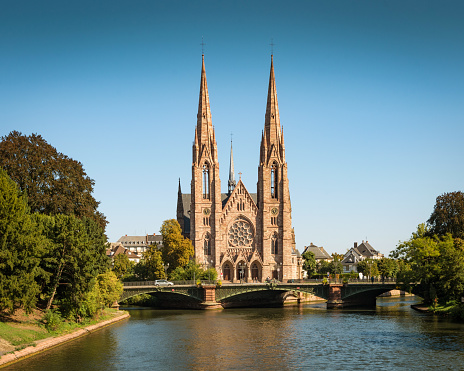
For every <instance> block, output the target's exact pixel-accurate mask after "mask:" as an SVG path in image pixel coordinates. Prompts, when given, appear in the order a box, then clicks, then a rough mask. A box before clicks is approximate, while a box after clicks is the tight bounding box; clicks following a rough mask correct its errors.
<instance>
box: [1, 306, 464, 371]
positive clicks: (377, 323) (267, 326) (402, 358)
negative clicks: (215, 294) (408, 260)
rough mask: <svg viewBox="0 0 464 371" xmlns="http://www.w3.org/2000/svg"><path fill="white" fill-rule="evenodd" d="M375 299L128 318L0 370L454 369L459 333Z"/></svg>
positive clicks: (463, 353)
mask: <svg viewBox="0 0 464 371" xmlns="http://www.w3.org/2000/svg"><path fill="white" fill-rule="evenodd" d="M414 301H415V299H414V298H401V299H378V300H377V308H376V310H370V311H369V310H366V311H359V310H358V311H348V310H343V311H327V310H326V309H325V305H324V304H322V305H308V304H306V305H301V306H298V307H285V308H270V309H229V310H223V311H187V310H170V311H167V310H148V309H137V310H136V309H132V310H130V313H131V316H132V317H131V319H130V320H129V321H125V322H123V323H120V324H117V325H114V326H111V327H108V328H105V329H102V330H100V331H97V332H95V333H93V334H90V335H88V336H85V337H83V338H81V339H79V340H76V341H74V342H72V343H69V344H65V345H63V346H60V347H58V348H55V349H53V350H50V351H48V352H45V353H42V354H40V355H38V356H35V357H32V358H29V359H26V360H25V361H22V362H19V363H16V364H15V365H13V366H10V367H8V368H5V370H44V371H54V370H60V371H61V370H66V371H72V370H182V369H192V370H245V369H252V370H303V369H304V370H321V369H322V370H324V369H328V370H354V369H365V370H373V369H381V370H382V369H384V370H406V369H413V370H416V369H417V370H425V369H439V370H464V324H458V323H453V322H451V321H448V320H446V319H443V318H438V317H434V316H429V315H424V314H421V313H417V312H415V311H413V310H411V309H410V305H411V304H412V303H413V302H414Z"/></svg>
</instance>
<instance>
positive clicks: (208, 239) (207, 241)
mask: <svg viewBox="0 0 464 371" xmlns="http://www.w3.org/2000/svg"><path fill="white" fill-rule="evenodd" d="M203 247H204V253H205V256H209V255H211V236H210V234H209V233H208V234H207V235H206V236H205V242H204V244H203Z"/></svg>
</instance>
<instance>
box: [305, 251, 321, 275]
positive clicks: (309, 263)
mask: <svg viewBox="0 0 464 371" xmlns="http://www.w3.org/2000/svg"><path fill="white" fill-rule="evenodd" d="M301 257H302V258H303V269H304V270H305V271H306V272H307V273H308V277H311V275H313V274H314V273H316V267H317V263H316V258H315V255H314V253H313V252H312V251H306V252H305V253H303V254H302V255H301Z"/></svg>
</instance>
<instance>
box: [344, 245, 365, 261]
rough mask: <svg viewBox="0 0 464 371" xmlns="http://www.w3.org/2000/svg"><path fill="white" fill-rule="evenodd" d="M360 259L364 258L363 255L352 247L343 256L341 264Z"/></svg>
mask: <svg viewBox="0 0 464 371" xmlns="http://www.w3.org/2000/svg"><path fill="white" fill-rule="evenodd" d="M361 260H364V257H363V256H362V255H361V254H360V253H359V251H357V250H356V248H354V247H352V248H351V249H349V250H348V252H347V253H346V254H345V256H344V257H343V260H342V264H348V263H353V264H355V263H358V262H360V261H361Z"/></svg>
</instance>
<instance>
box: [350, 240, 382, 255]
mask: <svg viewBox="0 0 464 371" xmlns="http://www.w3.org/2000/svg"><path fill="white" fill-rule="evenodd" d="M354 249H355V250H356V251H357V252H358V253H359V254H361V255H362V256H364V257H366V258H370V257H372V256H378V255H379V254H380V253H379V252H378V251H377V250H375V249H374V248H373V247H372V246H371V245H370V244H369V242H368V241H365V242H364V241H363V242H362V243H361V244H360V245H358V246H357V247H354Z"/></svg>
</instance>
